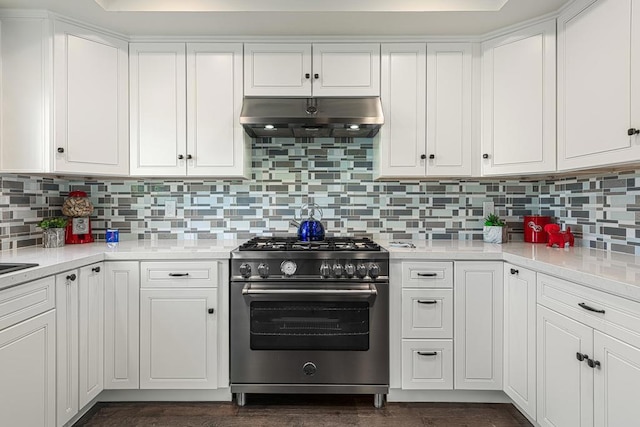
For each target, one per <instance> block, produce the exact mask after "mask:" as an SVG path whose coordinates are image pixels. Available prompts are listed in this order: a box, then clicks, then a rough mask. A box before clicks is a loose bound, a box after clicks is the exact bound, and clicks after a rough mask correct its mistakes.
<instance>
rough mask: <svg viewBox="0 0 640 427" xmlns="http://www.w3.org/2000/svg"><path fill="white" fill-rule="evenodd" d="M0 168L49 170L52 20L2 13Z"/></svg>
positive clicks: (28, 170) (22, 171) (27, 170)
mask: <svg viewBox="0 0 640 427" xmlns="http://www.w3.org/2000/svg"><path fill="white" fill-rule="evenodd" d="M1 21H2V22H1V25H0V37H1V40H2V46H1V51H0V54H1V56H2V73H1V74H0V78H1V79H2V80H1V83H2V91H0V97H1V99H2V105H1V108H2V130H1V140H0V171H2V172H14V173H29V172H48V171H49V166H50V165H49V159H50V152H49V147H50V144H51V137H52V135H51V103H52V101H53V100H52V96H51V95H52V91H51V85H52V82H51V80H52V77H53V75H52V73H51V72H49V70H50V62H51V59H52V52H51V48H50V45H49V43H48V42H47V40H48V39H49V33H50V30H49V28H50V27H49V25H50V22H49V20H47V19H44V18H8V17H2V20H1Z"/></svg>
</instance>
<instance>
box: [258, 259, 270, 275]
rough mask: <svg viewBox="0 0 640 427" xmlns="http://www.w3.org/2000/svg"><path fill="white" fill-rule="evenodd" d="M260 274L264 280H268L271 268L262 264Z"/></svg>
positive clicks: (259, 267)
mask: <svg viewBox="0 0 640 427" xmlns="http://www.w3.org/2000/svg"><path fill="white" fill-rule="evenodd" d="M258 274H259V275H260V277H262V278H267V277H269V266H268V265H267V264H265V263H261V264H260V265H259V266H258Z"/></svg>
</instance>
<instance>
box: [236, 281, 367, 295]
mask: <svg viewBox="0 0 640 427" xmlns="http://www.w3.org/2000/svg"><path fill="white" fill-rule="evenodd" d="M242 295H249V296H251V295H326V296H367V297H369V296H376V295H378V290H377V289H376V287H375V285H373V284H369V289H282V288H279V289H264V288H258V289H253V288H251V285H245V286H244V288H242Z"/></svg>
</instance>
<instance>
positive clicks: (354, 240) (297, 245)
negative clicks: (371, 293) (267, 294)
mask: <svg viewBox="0 0 640 427" xmlns="http://www.w3.org/2000/svg"><path fill="white" fill-rule="evenodd" d="M238 249H239V250H240V251H378V252H379V251H380V250H381V248H380V245H378V244H377V243H375V242H374V241H372V240H371V239H369V238H368V237H329V238H326V239H325V240H321V241H313V242H302V241H299V240H298V239H297V238H296V237H287V236H285V237H254V238H253V239H251V240H249V241H248V242H246V243H244V244H242V245H241V246H240V247H239V248H238Z"/></svg>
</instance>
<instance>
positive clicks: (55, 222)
mask: <svg viewBox="0 0 640 427" xmlns="http://www.w3.org/2000/svg"><path fill="white" fill-rule="evenodd" d="M66 226H67V218H64V217H54V218H45V219H43V220H42V221H40V222H39V223H38V227H40V228H42V229H43V230H47V229H49V228H64V227H66Z"/></svg>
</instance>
